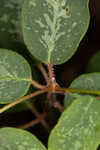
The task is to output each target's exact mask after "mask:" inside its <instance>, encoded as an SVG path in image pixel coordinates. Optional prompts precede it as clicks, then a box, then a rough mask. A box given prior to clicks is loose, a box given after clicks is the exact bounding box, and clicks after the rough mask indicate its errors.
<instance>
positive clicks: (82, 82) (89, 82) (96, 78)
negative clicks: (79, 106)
mask: <svg viewBox="0 0 100 150" xmlns="http://www.w3.org/2000/svg"><path fill="white" fill-rule="evenodd" d="M99 83H100V73H89V74H83V75H80V76H79V77H78V78H76V79H75V80H74V81H73V82H72V83H71V85H70V86H69V88H72V89H79V91H80V89H81V90H82V89H83V91H84V89H85V90H93V91H94V92H95V91H98V94H99V95H100V84H99ZM83 93H84V92H83ZM82 95H83V94H82ZM84 95H85V93H84ZM88 95H89V92H88ZM79 96H80V94H73V93H70V94H66V96H65V98H64V106H65V108H67V107H68V106H69V105H70V104H72V102H73V101H74V100H75V99H76V98H78V97H79ZM90 96H93V94H92V95H91V93H90Z"/></svg>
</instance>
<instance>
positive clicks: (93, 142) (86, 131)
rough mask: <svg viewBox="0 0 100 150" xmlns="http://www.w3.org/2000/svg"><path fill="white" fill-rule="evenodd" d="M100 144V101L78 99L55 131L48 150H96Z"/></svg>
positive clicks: (88, 98)
mask: <svg viewBox="0 0 100 150" xmlns="http://www.w3.org/2000/svg"><path fill="white" fill-rule="evenodd" d="M99 144H100V101H98V100H94V98H93V97H86V96H85V97H84V98H80V99H77V100H75V101H74V102H73V104H72V105H71V106H70V107H69V108H68V109H67V110H66V111H65V112H64V113H63V114H62V116H61V118H60V120H59V122H58V124H57V126H56V127H55V128H54V129H53V131H52V133H51V135H50V138H49V144H48V147H49V149H48V150H96V149H97V147H98V145H99Z"/></svg>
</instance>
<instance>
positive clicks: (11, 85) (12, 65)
mask: <svg viewBox="0 0 100 150" xmlns="http://www.w3.org/2000/svg"><path fill="white" fill-rule="evenodd" d="M30 79H31V70H30V67H29V64H28V63H27V61H26V60H25V59H24V58H23V57H22V56H20V55H19V54H17V53H15V52H13V51H10V50H6V49H0V103H1V104H6V103H10V102H12V101H14V100H16V99H18V98H20V97H22V96H24V95H25V94H26V93H27V91H28V89H29V87H30Z"/></svg>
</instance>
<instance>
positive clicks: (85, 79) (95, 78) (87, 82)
mask: <svg viewBox="0 0 100 150" xmlns="http://www.w3.org/2000/svg"><path fill="white" fill-rule="evenodd" d="M70 88H73V89H87V90H94V91H96V90H98V91H99V90H100V73H88V74H83V75H80V76H79V77H78V78H76V79H75V80H74V81H73V82H72V83H71V85H70ZM90 94H91V93H90Z"/></svg>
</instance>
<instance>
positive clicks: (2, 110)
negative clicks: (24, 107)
mask: <svg viewBox="0 0 100 150" xmlns="http://www.w3.org/2000/svg"><path fill="white" fill-rule="evenodd" d="M47 91H48V88H45V89H42V90H39V91H36V92H34V93H31V94H29V95H27V96H24V97H22V98H20V99H18V100H16V101H14V102H12V103H10V104H8V105H6V106H4V107H3V108H1V109H0V114H1V113H3V112H5V111H6V110H8V109H9V108H11V107H13V106H15V105H17V104H19V103H21V102H24V101H26V100H28V99H30V98H32V97H35V96H37V95H40V94H42V93H45V92H47Z"/></svg>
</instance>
